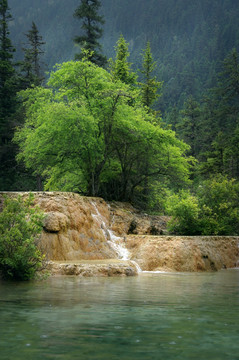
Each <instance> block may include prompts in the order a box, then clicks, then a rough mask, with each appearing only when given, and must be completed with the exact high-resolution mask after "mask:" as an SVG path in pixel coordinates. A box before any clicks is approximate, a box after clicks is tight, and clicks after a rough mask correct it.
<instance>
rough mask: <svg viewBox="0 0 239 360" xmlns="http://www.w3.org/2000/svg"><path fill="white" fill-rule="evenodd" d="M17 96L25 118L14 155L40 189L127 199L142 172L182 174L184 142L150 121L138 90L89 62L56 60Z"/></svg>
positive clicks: (138, 184) (185, 166)
mask: <svg viewBox="0 0 239 360" xmlns="http://www.w3.org/2000/svg"><path fill="white" fill-rule="evenodd" d="M21 95H22V97H23V101H24V103H25V106H26V117H27V120H26V123H25V124H24V126H23V127H22V128H19V130H18V131H17V133H16V136H15V141H17V143H18V144H19V146H20V154H19V158H20V159H22V160H23V161H24V162H25V164H26V166H27V168H32V169H34V171H36V172H38V173H39V174H41V175H45V176H46V177H47V179H48V181H47V183H46V184H45V188H46V189H51V190H68V191H79V192H81V193H83V194H87V195H94V196H104V197H105V198H114V199H118V200H119V199H120V200H123V199H124V200H126V199H133V198H134V194H135V193H137V192H140V191H141V190H140V189H141V188H142V184H143V183H144V181H145V178H150V179H152V181H155V179H158V180H159V179H160V177H162V178H163V177H167V176H168V177H172V178H173V177H174V178H175V179H177V180H178V181H179V179H181V180H182V181H183V179H186V178H187V176H188V168H189V166H188V159H187V158H186V157H185V151H186V150H187V148H188V147H187V146H186V145H185V144H184V143H183V142H181V141H180V140H178V139H176V137H175V134H174V132H172V131H170V130H164V129H163V128H161V127H160V126H159V125H158V124H157V123H155V121H154V117H153V116H152V115H150V114H148V113H147V111H146V110H145V108H144V107H143V106H142V104H141V102H140V97H139V92H138V90H137V89H133V90H132V88H131V86H130V85H127V84H125V83H123V82H121V81H119V80H118V81H113V80H112V76H111V75H110V74H109V73H108V72H107V71H106V70H104V69H103V68H100V67H98V66H96V65H94V64H93V63H92V62H90V61H87V60H84V61H81V62H67V63H64V64H62V65H59V66H58V69H57V71H55V72H54V73H52V74H51V77H50V79H49V82H48V88H47V89H44V88H35V89H28V90H26V91H24V92H22V93H21ZM132 99H133V101H134V103H135V106H132V105H131V104H129V100H132ZM146 157H147V161H148V168H147V171H146V169H145V166H144V163H145V161H146Z"/></svg>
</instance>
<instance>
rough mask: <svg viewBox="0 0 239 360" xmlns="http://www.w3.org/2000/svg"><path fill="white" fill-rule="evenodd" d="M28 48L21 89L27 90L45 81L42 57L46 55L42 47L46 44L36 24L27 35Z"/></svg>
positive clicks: (26, 49)
mask: <svg viewBox="0 0 239 360" xmlns="http://www.w3.org/2000/svg"><path fill="white" fill-rule="evenodd" d="M26 37H27V40H28V42H27V47H24V48H23V51H24V60H23V61H22V62H21V64H20V65H21V72H22V73H23V76H22V79H21V82H22V84H21V88H23V89H26V88H28V87H29V86H31V85H35V86H39V85H41V84H42V82H43V80H44V75H43V73H42V62H41V56H42V55H43V54H44V51H43V50H42V46H43V45H44V44H45V42H44V41H43V40H42V36H41V35H40V34H39V30H38V28H37V26H36V24H35V23H34V22H32V27H31V29H30V30H29V31H28V32H27V33H26Z"/></svg>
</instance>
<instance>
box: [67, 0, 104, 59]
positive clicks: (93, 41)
mask: <svg viewBox="0 0 239 360" xmlns="http://www.w3.org/2000/svg"><path fill="white" fill-rule="evenodd" d="M100 6H101V3H100V1H99V0H81V4H80V5H79V6H78V7H77V9H76V10H75V13H74V16H75V17H76V18H78V19H80V20H82V25H81V29H82V30H83V31H84V35H81V36H77V37H75V43H76V44H79V45H80V46H81V50H83V49H84V50H86V51H88V52H89V54H90V58H89V60H90V61H92V62H93V63H94V64H97V65H99V66H104V65H105V64H106V57H105V56H103V55H102V53H101V45H100V43H99V41H98V39H100V38H101V36H102V34H103V30H102V28H101V27H100V25H103V24H104V19H103V17H102V16H100V15H99V8H100ZM83 57H84V52H83V51H81V53H80V54H78V55H76V59H77V60H81V59H82V58H83Z"/></svg>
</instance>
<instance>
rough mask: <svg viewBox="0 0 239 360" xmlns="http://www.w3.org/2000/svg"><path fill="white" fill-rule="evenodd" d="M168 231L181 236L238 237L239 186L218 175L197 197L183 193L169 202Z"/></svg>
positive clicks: (198, 191)
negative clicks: (169, 218) (170, 217)
mask: <svg viewBox="0 0 239 360" xmlns="http://www.w3.org/2000/svg"><path fill="white" fill-rule="evenodd" d="M166 203H167V212H168V214H169V215H171V216H172V220H171V221H170V222H169V225H168V230H169V231H170V232H171V233H173V234H179V235H239V183H238V182H236V180H234V179H228V178H227V177H224V176H222V175H218V176H216V177H214V178H211V179H209V180H205V181H203V182H202V183H201V185H200V186H199V187H198V190H197V192H196V195H192V194H191V193H190V192H189V191H184V190H182V191H180V192H179V193H178V194H174V195H171V196H170V197H169V198H168V199H167V202H166Z"/></svg>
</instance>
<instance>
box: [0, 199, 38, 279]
mask: <svg viewBox="0 0 239 360" xmlns="http://www.w3.org/2000/svg"><path fill="white" fill-rule="evenodd" d="M33 201H34V198H33V196H32V194H31V195H29V197H28V198H27V199H25V200H24V199H23V198H22V197H20V196H19V197H18V198H17V199H14V198H10V197H6V198H5V201H4V204H3V210H2V212H0V273H1V275H2V276H3V277H4V278H8V279H16V280H28V279H32V278H33V277H34V275H35V273H36V271H37V270H39V269H40V268H41V267H42V262H43V259H44V255H43V254H42V252H41V250H40V249H39V247H38V240H37V239H38V237H39V234H40V232H41V230H42V227H43V214H42V213H41V211H40V210H39V209H38V208H36V207H33Z"/></svg>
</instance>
